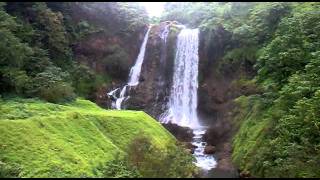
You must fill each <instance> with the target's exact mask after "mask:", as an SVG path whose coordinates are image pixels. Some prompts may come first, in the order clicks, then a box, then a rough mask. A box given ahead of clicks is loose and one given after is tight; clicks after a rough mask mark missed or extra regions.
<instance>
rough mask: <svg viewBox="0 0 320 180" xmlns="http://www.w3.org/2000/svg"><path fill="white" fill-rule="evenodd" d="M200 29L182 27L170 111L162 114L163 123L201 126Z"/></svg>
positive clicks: (169, 105)
mask: <svg viewBox="0 0 320 180" xmlns="http://www.w3.org/2000/svg"><path fill="white" fill-rule="evenodd" d="M198 33H199V30H198V29H182V30H181V32H180V34H179V35H178V41H177V52H176V57H175V62H174V74H173V85H172V88H171V94H170V98H169V104H168V111H167V112H166V113H165V114H164V115H163V116H162V118H161V121H162V122H163V123H168V122H172V123H175V124H178V125H180V126H187V127H192V128H196V127H199V122H198V116H197V89H198V61H199V58H198V44H199V42H198V41H199V40H198Z"/></svg>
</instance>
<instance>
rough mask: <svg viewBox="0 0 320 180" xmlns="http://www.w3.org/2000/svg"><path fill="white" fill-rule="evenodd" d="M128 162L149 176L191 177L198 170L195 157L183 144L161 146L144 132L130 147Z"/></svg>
mask: <svg viewBox="0 0 320 180" xmlns="http://www.w3.org/2000/svg"><path fill="white" fill-rule="evenodd" d="M127 158H128V162H129V164H130V165H131V166H134V167H136V168H137V170H138V171H139V173H140V174H141V176H142V177H147V178H173V177H176V178H190V177H194V175H195V174H196V172H197V169H196V167H195V165H194V164H193V161H194V157H192V155H191V154H190V153H189V152H187V151H186V150H185V149H184V148H183V147H182V146H179V145H170V146H168V147H167V148H166V149H162V148H159V147H157V146H155V145H154V144H153V143H152V140H151V139H150V138H149V137H147V136H146V135H144V134H139V135H138V136H137V137H136V138H135V139H134V140H133V141H132V143H131V144H130V145H129V147H128V157H127Z"/></svg>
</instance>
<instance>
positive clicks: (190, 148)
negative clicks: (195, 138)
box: [182, 142, 197, 154]
mask: <svg viewBox="0 0 320 180" xmlns="http://www.w3.org/2000/svg"><path fill="white" fill-rule="evenodd" d="M182 145H183V146H184V147H185V148H186V149H187V150H188V151H189V152H190V153H191V154H193V153H194V151H195V149H196V148H197V146H195V145H193V144H192V143H191V142H182Z"/></svg>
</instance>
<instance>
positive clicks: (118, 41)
mask: <svg viewBox="0 0 320 180" xmlns="http://www.w3.org/2000/svg"><path fill="white" fill-rule="evenodd" d="M93 4H94V3H93ZM114 4H115V3H111V5H114ZM90 5H91V4H90ZM98 5H99V4H98ZM100 5H104V6H106V5H108V4H100ZM111 9H112V8H111ZM105 13H107V16H106V14H105ZM108 13H109V14H108ZM71 16H72V21H73V22H74V23H75V24H77V23H79V22H89V24H90V26H92V27H95V28H96V29H97V30H96V31H95V32H91V33H90V34H88V35H86V36H85V37H84V38H82V39H81V40H79V41H77V43H76V44H74V45H73V51H74V53H75V59H77V61H78V62H80V63H82V64H85V65H87V66H88V67H90V68H91V69H92V70H94V71H95V72H97V73H98V74H100V75H101V77H102V78H109V79H111V82H110V83H109V84H101V86H100V87H99V88H98V89H97V90H96V92H94V95H93V97H94V99H92V100H93V101H95V102H96V103H97V104H99V105H100V106H102V107H106V108H110V104H111V102H110V100H109V99H108V98H107V96H106V92H108V91H109V90H112V89H114V88H116V87H117V86H119V85H121V84H123V83H125V82H126V81H127V78H128V73H129V71H130V67H131V66H132V65H133V64H134V63H135V58H136V56H137V54H138V53H139V48H140V45H141V43H142V41H143V37H144V34H145V31H146V30H147V28H148V27H147V25H146V24H145V25H141V26H140V27H136V28H135V29H134V30H132V31H131V32H130V35H128V34H125V32H122V31H121V30H122V28H121V27H122V26H123V25H122V24H121V21H119V19H116V18H117V14H116V13H115V12H104V11H99V10H94V9H90V8H88V7H86V6H83V5H81V4H79V3H75V4H73V5H72V6H71Z"/></svg>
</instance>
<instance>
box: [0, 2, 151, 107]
mask: <svg viewBox="0 0 320 180" xmlns="http://www.w3.org/2000/svg"><path fill="white" fill-rule="evenodd" d="M86 7H87V9H86V10H85V11H84V12H83V14H84V15H83V16H82V17H81V16H80V17H79V16H76V15H75V13H73V11H74V10H75V9H76V10H77V8H78V10H79V9H81V8H83V9H84V8H86ZM92 7H99V8H96V9H92ZM101 8H107V9H108V8H109V9H112V11H103V12H102V13H106V12H107V13H109V14H105V15H104V16H100V17H105V16H108V17H110V18H111V19H110V20H104V21H103V22H102V23H100V25H99V24H98V23H97V21H98V20H99V19H98V20H97V18H96V19H94V18H91V19H90V17H89V15H90V13H92V14H93V15H94V14H99V12H100V11H101ZM83 9H82V10H83ZM89 12H90V13H89ZM143 12H145V11H144V9H141V7H139V6H137V5H136V4H129V3H54V2H52V3H51V2H49V3H45V2H23V3H17V2H7V3H1V4H0V24H1V27H0V31H1V33H0V36H1V39H3V41H1V42H0V51H1V52H6V53H1V55H0V56H1V57H0V59H1V60H0V65H1V68H0V85H1V89H0V93H1V94H2V95H4V94H16V95H19V96H24V97H39V98H42V99H44V100H47V101H49V102H64V101H70V100H74V97H75V94H77V95H80V96H82V97H85V98H90V99H94V98H93V95H94V93H95V91H96V90H97V88H98V87H101V86H103V84H105V83H110V81H109V80H108V79H101V78H100V76H101V75H103V76H105V77H108V76H111V77H114V78H118V75H119V74H128V73H127V72H128V69H129V68H128V66H129V65H130V64H129V63H128V61H129V57H128V51H131V50H127V49H125V48H124V47H123V46H121V45H120V46H119V43H118V44H115V45H114V47H116V48H113V49H112V50H110V52H106V54H105V55H104V56H103V57H99V59H98V61H101V62H102V61H105V62H104V64H105V66H106V68H105V70H106V72H107V73H104V72H103V73H101V72H97V71H96V69H95V67H94V66H92V65H91V64H90V63H89V64H83V62H82V61H83V59H84V58H90V56H87V57H86V56H83V54H82V56H79V55H78V53H79V52H77V51H76V49H75V47H76V46H77V44H79V43H81V42H83V41H84V40H86V38H87V37H88V36H90V35H93V34H96V33H100V32H103V33H105V34H107V35H110V36H112V35H113V36H114V33H115V32H119V33H122V34H120V35H121V36H123V33H127V34H130V33H133V32H136V31H141V30H142V29H141V27H144V26H145V24H146V23H147V20H148V19H146V17H147V15H146V13H143ZM85 13H87V14H88V13H89V14H88V15H87V16H86V14H85ZM92 14H91V15H92ZM137 14H139V15H137ZM91 17H92V16H91ZM85 18H88V19H85ZM103 19H106V18H103ZM111 22H113V24H111ZM111 26H112V28H110V27H111ZM120 30H121V31H120ZM126 37H128V35H126ZM114 43H117V42H114ZM105 46H107V45H105ZM79 62H80V63H82V64H79ZM91 63H93V62H92V61H91ZM122 78H123V77H122ZM101 80H102V81H101Z"/></svg>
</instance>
